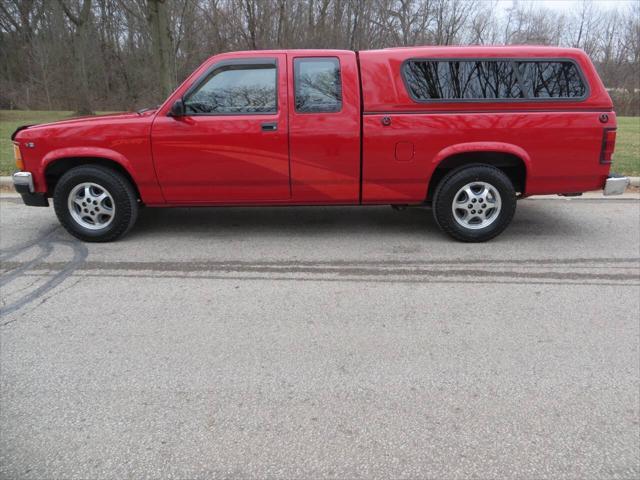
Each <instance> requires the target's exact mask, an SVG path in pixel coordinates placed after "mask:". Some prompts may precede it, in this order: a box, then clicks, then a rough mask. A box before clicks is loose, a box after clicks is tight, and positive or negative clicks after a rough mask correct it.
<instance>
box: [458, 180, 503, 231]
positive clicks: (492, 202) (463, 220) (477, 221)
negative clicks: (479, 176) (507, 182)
mask: <svg viewBox="0 0 640 480" xmlns="http://www.w3.org/2000/svg"><path fill="white" fill-rule="evenodd" d="M501 208H502V199H501V198H500V193H499V192H498V189H496V187H494V186H493V185H491V184H490V183H486V182H471V183H467V184H466V185H465V186H464V187H462V188H461V189H460V190H458V193H456V194H455V196H454V197H453V204H452V206H451V210H452V211H453V218H455V219H456V222H458V224H459V225H461V226H462V227H464V228H468V229H470V230H479V229H481V228H485V227H488V226H489V225H491V224H492V223H493V222H495V221H496V219H497V218H498V216H499V215H500V210H501Z"/></svg>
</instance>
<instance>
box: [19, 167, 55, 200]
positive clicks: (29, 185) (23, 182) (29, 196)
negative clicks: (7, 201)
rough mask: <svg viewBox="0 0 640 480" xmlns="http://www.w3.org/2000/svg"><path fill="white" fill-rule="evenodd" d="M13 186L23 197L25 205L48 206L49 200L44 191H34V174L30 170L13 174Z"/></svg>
mask: <svg viewBox="0 0 640 480" xmlns="http://www.w3.org/2000/svg"><path fill="white" fill-rule="evenodd" d="M13 188H15V189H16V192H18V193H19V194H20V196H21V197H22V201H23V202H24V204H25V205H28V206H30V207H48V206H49V200H47V196H46V195H45V194H44V193H38V192H35V191H34V187H33V176H32V175H31V174H30V173H29V172H16V173H14V174H13Z"/></svg>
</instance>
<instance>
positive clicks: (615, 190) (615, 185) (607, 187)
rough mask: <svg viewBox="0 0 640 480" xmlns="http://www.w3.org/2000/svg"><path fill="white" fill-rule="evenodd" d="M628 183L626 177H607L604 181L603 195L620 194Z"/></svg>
mask: <svg viewBox="0 0 640 480" xmlns="http://www.w3.org/2000/svg"><path fill="white" fill-rule="evenodd" d="M628 185H629V178H628V177H609V178H607V181H606V182H604V191H603V192H602V193H603V194H604V195H607V196H609V195H622V194H623V193H624V191H625V190H626V189H627V186H628Z"/></svg>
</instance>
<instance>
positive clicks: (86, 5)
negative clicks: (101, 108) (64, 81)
mask: <svg viewBox="0 0 640 480" xmlns="http://www.w3.org/2000/svg"><path fill="white" fill-rule="evenodd" d="M58 1H59V3H60V5H61V6H62V8H63V10H64V13H65V14H66V15H67V18H69V21H71V23H73V24H74V25H75V27H76V28H75V32H74V33H73V64H74V65H73V72H74V85H75V87H76V95H75V106H76V113H79V114H81V115H91V114H92V113H93V108H92V107H91V94H90V92H89V71H88V68H87V42H88V41H89V35H88V34H89V19H90V17H91V0H83V2H82V6H81V7H80V11H79V12H78V13H77V14H76V13H74V12H72V11H71V9H69V8H68V7H67V5H66V3H65V2H64V0H58Z"/></svg>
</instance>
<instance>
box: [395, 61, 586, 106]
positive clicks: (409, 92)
mask: <svg viewBox="0 0 640 480" xmlns="http://www.w3.org/2000/svg"><path fill="white" fill-rule="evenodd" d="M409 62H510V63H536V62H569V63H572V64H573V65H574V66H575V67H576V70H577V72H578V76H579V77H580V79H581V80H582V83H583V85H584V86H585V93H584V95H583V96H581V97H553V98H551V97H549V98H541V97H521V98H430V99H419V98H417V97H416V96H415V95H414V94H413V91H412V90H411V88H409V82H408V81H407V78H406V76H405V74H404V67H405V65H406V64H408V63H409ZM400 77H401V78H402V83H403V84H404V88H405V91H406V92H407V95H409V98H411V100H413V101H414V102H415V103H427V104H428V103H430V104H438V103H545V102H546V103H576V102H584V101H586V100H587V99H588V98H589V97H590V96H591V85H590V84H589V82H588V81H587V77H586V76H585V75H584V72H583V71H582V68H581V67H580V64H579V63H578V61H577V60H576V59H575V58H571V57H410V58H407V59H405V60H403V62H402V64H401V65H400ZM518 78H519V77H518ZM520 89H521V90H522V85H521V86H520Z"/></svg>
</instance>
